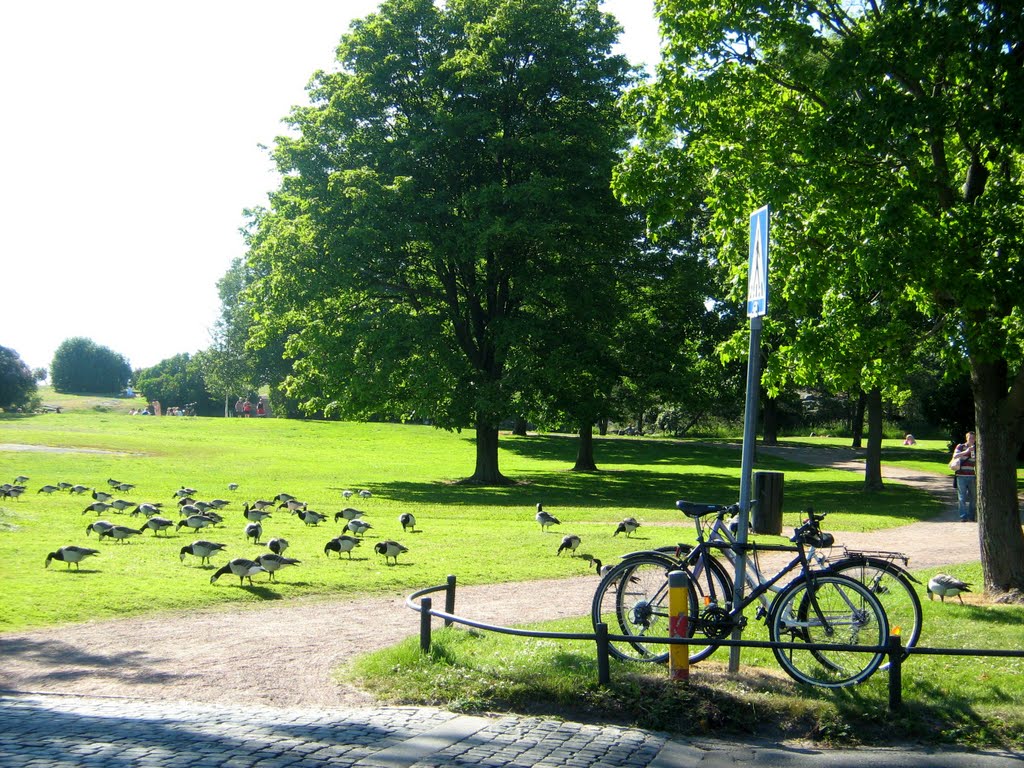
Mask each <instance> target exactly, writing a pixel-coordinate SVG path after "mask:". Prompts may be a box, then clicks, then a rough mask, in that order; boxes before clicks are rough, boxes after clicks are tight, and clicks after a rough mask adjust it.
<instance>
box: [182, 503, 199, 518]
mask: <svg viewBox="0 0 1024 768" xmlns="http://www.w3.org/2000/svg"><path fill="white" fill-rule="evenodd" d="M178 514H179V515H181V516H182V517H187V516H188V515H201V514H203V510H201V509H200V508H199V507H197V506H196V505H195V504H182V505H181V506H180V507H178Z"/></svg>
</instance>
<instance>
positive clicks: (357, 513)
mask: <svg viewBox="0 0 1024 768" xmlns="http://www.w3.org/2000/svg"><path fill="white" fill-rule="evenodd" d="M365 514H366V513H365V512H363V511H362V510H359V509H353V508H352V507H345V508H344V509H343V510H341V512H335V513H334V522H338V521H339V520H355V519H356V518H359V517H362V516H363V515H365Z"/></svg>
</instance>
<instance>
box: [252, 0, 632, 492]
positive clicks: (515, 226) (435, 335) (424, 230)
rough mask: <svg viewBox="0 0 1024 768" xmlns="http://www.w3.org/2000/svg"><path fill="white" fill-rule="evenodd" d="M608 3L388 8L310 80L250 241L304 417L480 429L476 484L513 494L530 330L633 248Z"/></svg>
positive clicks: (261, 295)
mask: <svg viewBox="0 0 1024 768" xmlns="http://www.w3.org/2000/svg"><path fill="white" fill-rule="evenodd" d="M598 5H599V4H598V2H597V0H450V2H447V3H444V4H438V3H435V2H434V1H433V0H386V1H385V2H384V3H382V5H381V7H380V9H379V11H378V12H377V13H375V14H373V15H371V16H368V17H367V18H365V19H362V20H359V21H356V22H355V23H353V25H352V28H351V30H350V32H349V33H348V34H346V35H344V36H343V37H342V40H341V43H340V46H339V48H338V62H339V65H340V68H339V71H337V72H319V73H317V74H316V75H315V76H314V78H313V80H312V83H311V85H310V87H309V93H310V97H311V105H310V106H307V107H300V108H296V109H295V110H294V111H293V112H292V115H291V118H290V121H289V122H290V123H291V125H292V127H293V128H294V129H295V133H296V135H295V136H294V137H282V138H279V139H278V141H277V147H276V151H275V158H276V160H277V164H278V167H279V169H280V171H281V173H282V176H283V181H282V184H281V188H280V189H279V190H278V191H277V192H276V193H275V194H274V195H273V196H272V200H271V206H270V208H269V209H268V210H266V211H263V212H260V213H259V214H258V215H257V217H256V220H255V223H254V226H253V227H252V228H251V229H250V233H249V238H250V240H249V242H250V251H249V259H250V261H251V262H252V263H253V264H254V265H255V266H256V268H257V270H258V271H264V272H265V273H266V277H264V278H263V279H262V280H261V281H259V282H258V284H257V285H256V286H255V287H254V288H253V294H254V295H255V296H257V297H258V300H259V303H258V306H259V309H258V310H257V311H258V313H259V322H260V324H261V325H262V326H263V327H264V328H267V329H269V330H270V333H271V334H277V333H279V332H282V331H285V332H287V334H288V342H287V351H288V354H289V355H290V356H292V357H293V358H295V359H296V363H295V367H294V373H293V375H292V377H291V379H290V385H291V389H292V391H294V392H298V393H301V394H302V396H303V398H304V399H305V400H306V402H307V403H308V404H309V405H310V406H311V407H312V408H314V409H317V410H323V411H325V412H328V413H330V412H336V413H340V414H344V415H346V416H355V417H359V416H367V415H371V414H385V415H388V416H393V417H412V416H415V417H417V418H429V419H430V420H431V421H432V422H433V423H434V424H436V425H438V426H440V427H444V428H454V429H459V428H462V427H468V426H473V427H475V429H476V438H477V440H476V444H477V448H476V467H475V471H474V473H473V476H472V477H471V478H470V479H471V480H472V481H474V482H479V483H497V482H502V481H503V480H504V478H503V477H502V475H501V472H500V470H499V466H498V425H499V423H500V421H501V420H502V419H503V418H504V417H507V416H510V415H514V413H515V409H514V407H513V406H512V403H513V402H514V401H515V398H516V395H517V393H522V392H525V391H527V390H528V389H529V388H530V386H531V372H530V371H529V369H528V366H525V365H522V364H520V361H527V360H531V359H534V358H535V355H534V354H533V353H532V352H530V351H524V352H523V353H522V354H520V351H521V347H522V345H529V344H531V343H533V340H532V338H531V335H530V332H529V331H530V329H531V328H535V327H536V326H537V324H538V323H540V322H543V319H544V318H545V317H546V316H548V315H550V314H551V313H555V314H558V313H561V312H563V310H564V309H565V301H564V290H565V286H566V285H569V284H570V283H569V282H568V281H566V280H565V279H564V277H565V276H566V275H568V274H571V273H572V271H573V265H574V264H576V263H579V261H580V260H581V259H590V260H593V259H599V260H601V261H602V262H603V263H605V264H607V265H608V269H611V268H613V266H614V263H615V259H616V258H620V257H621V254H622V252H623V251H624V250H625V248H626V247H627V238H626V235H627V232H628V228H626V227H624V226H623V225H622V223H621V222H622V221H623V220H624V219H625V212H624V210H623V209H622V207H621V206H620V205H619V204H618V203H617V202H616V201H615V199H614V197H613V196H612V195H611V192H610V186H609V182H610V178H611V170H612V167H613V165H614V163H615V162H616V159H617V153H618V152H619V151H620V150H621V149H622V148H624V146H625V140H626V135H625V132H624V129H623V122H622V120H621V115H620V113H619V110H618V107H617V101H618V98H619V96H620V95H621V93H622V91H623V89H624V88H625V87H626V85H627V84H628V83H629V81H630V74H629V68H628V65H627V63H626V61H625V60H624V59H623V58H622V57H620V56H612V55H611V53H610V51H611V46H612V45H613V43H614V42H615V39H616V36H617V33H618V31H619V29H618V27H617V25H616V24H615V22H614V20H613V19H612V18H611V17H610V16H608V15H607V14H604V13H601V12H600V10H599V7H598ZM587 276H588V271H587V270H580V271H579V278H580V279H579V280H578V281H577V282H575V283H572V284H571V286H572V290H574V291H576V292H577V293H578V294H583V293H585V292H586V291H587V284H586V282H585V279H586V277H587Z"/></svg>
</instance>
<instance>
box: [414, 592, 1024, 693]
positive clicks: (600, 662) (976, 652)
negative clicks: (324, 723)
mask: <svg viewBox="0 0 1024 768" xmlns="http://www.w3.org/2000/svg"><path fill="white" fill-rule="evenodd" d="M456 581H457V580H456V577H455V576H449V577H448V579H447V581H446V583H444V584H440V585H438V586H436V587H427V588H425V589H421V590H418V591H416V592H413V593H412V594H411V595H409V596H408V597H407V598H406V599H405V604H406V605H407V606H408V607H409V608H411V609H412V610H414V611H418V612H419V614H420V650H421V651H423V652H427V651H429V650H430V643H431V618H433V617H436V618H439V619H442V620H444V625H445V626H446V627H450V626H451V625H452V624H461V625H463V626H467V627H473V628H474V629H482V630H485V631H487V632H497V633H499V634H503V635H514V636H518V637H537V638H544V639H549V640H587V641H590V642H592V643H594V644H595V645H596V647H597V679H598V683H599V684H600V685H603V686H607V685H609V684H611V664H610V659H611V652H610V651H609V650H608V643H609V641H611V640H615V641H618V642H630V641H631V640H635V639H636V638H635V637H634V636H631V635H613V634H610V633H609V632H608V625H607V624H598V625H597V626H596V627H595V631H594V632H545V631H540V630H532V629H516V628H515V627H500V626H496V625H494V624H488V623H486V622H482V621H475V620H473V619H467V618H464V617H462V616H457V615H455V587H456ZM437 592H444V593H445V607H444V610H443V611H439V610H436V609H435V608H434V602H433V598H431V597H428V595H432V594H435V593H437ZM417 601H419V602H417ZM644 643H645V644H659V645H712V644H713V645H716V646H723V647H726V648H728V647H733V646H735V647H739V648H771V649H797V650H805V651H818V650H822V651H824V650H833V651H854V652H862V653H884V654H886V655H887V656H888V659H889V664H888V672H889V710H890V711H894V710H897V709H899V708H900V707H901V706H902V704H903V661H904V658H903V657H904V655H906V654H914V655H922V656H969V657H984V656H997V657H1004V658H1017V659H1020V658H1024V650H1020V651H1010V650H997V649H991V648H922V647H919V646H914V647H913V648H904V647H903V641H902V640H901V638H900V636H899V635H890V636H889V641H888V643H886V644H885V645H882V646H873V645H872V646H864V645H819V644H813V643H780V642H772V641H766V640H724V639H723V640H709V639H707V638H696V637H687V638H682V637H644Z"/></svg>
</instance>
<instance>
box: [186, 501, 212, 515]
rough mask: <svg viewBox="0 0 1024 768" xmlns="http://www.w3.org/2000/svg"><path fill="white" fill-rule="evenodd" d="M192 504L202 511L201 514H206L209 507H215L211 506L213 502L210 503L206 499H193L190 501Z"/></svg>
mask: <svg viewBox="0 0 1024 768" xmlns="http://www.w3.org/2000/svg"><path fill="white" fill-rule="evenodd" d="M192 506H193V507H198V508H199V511H200V512H202V513H203V514H206V513H207V512H209V511H210V510H211V509H216V507H215V506H213V504H211V503H210V502H208V501H193V502H192Z"/></svg>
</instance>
